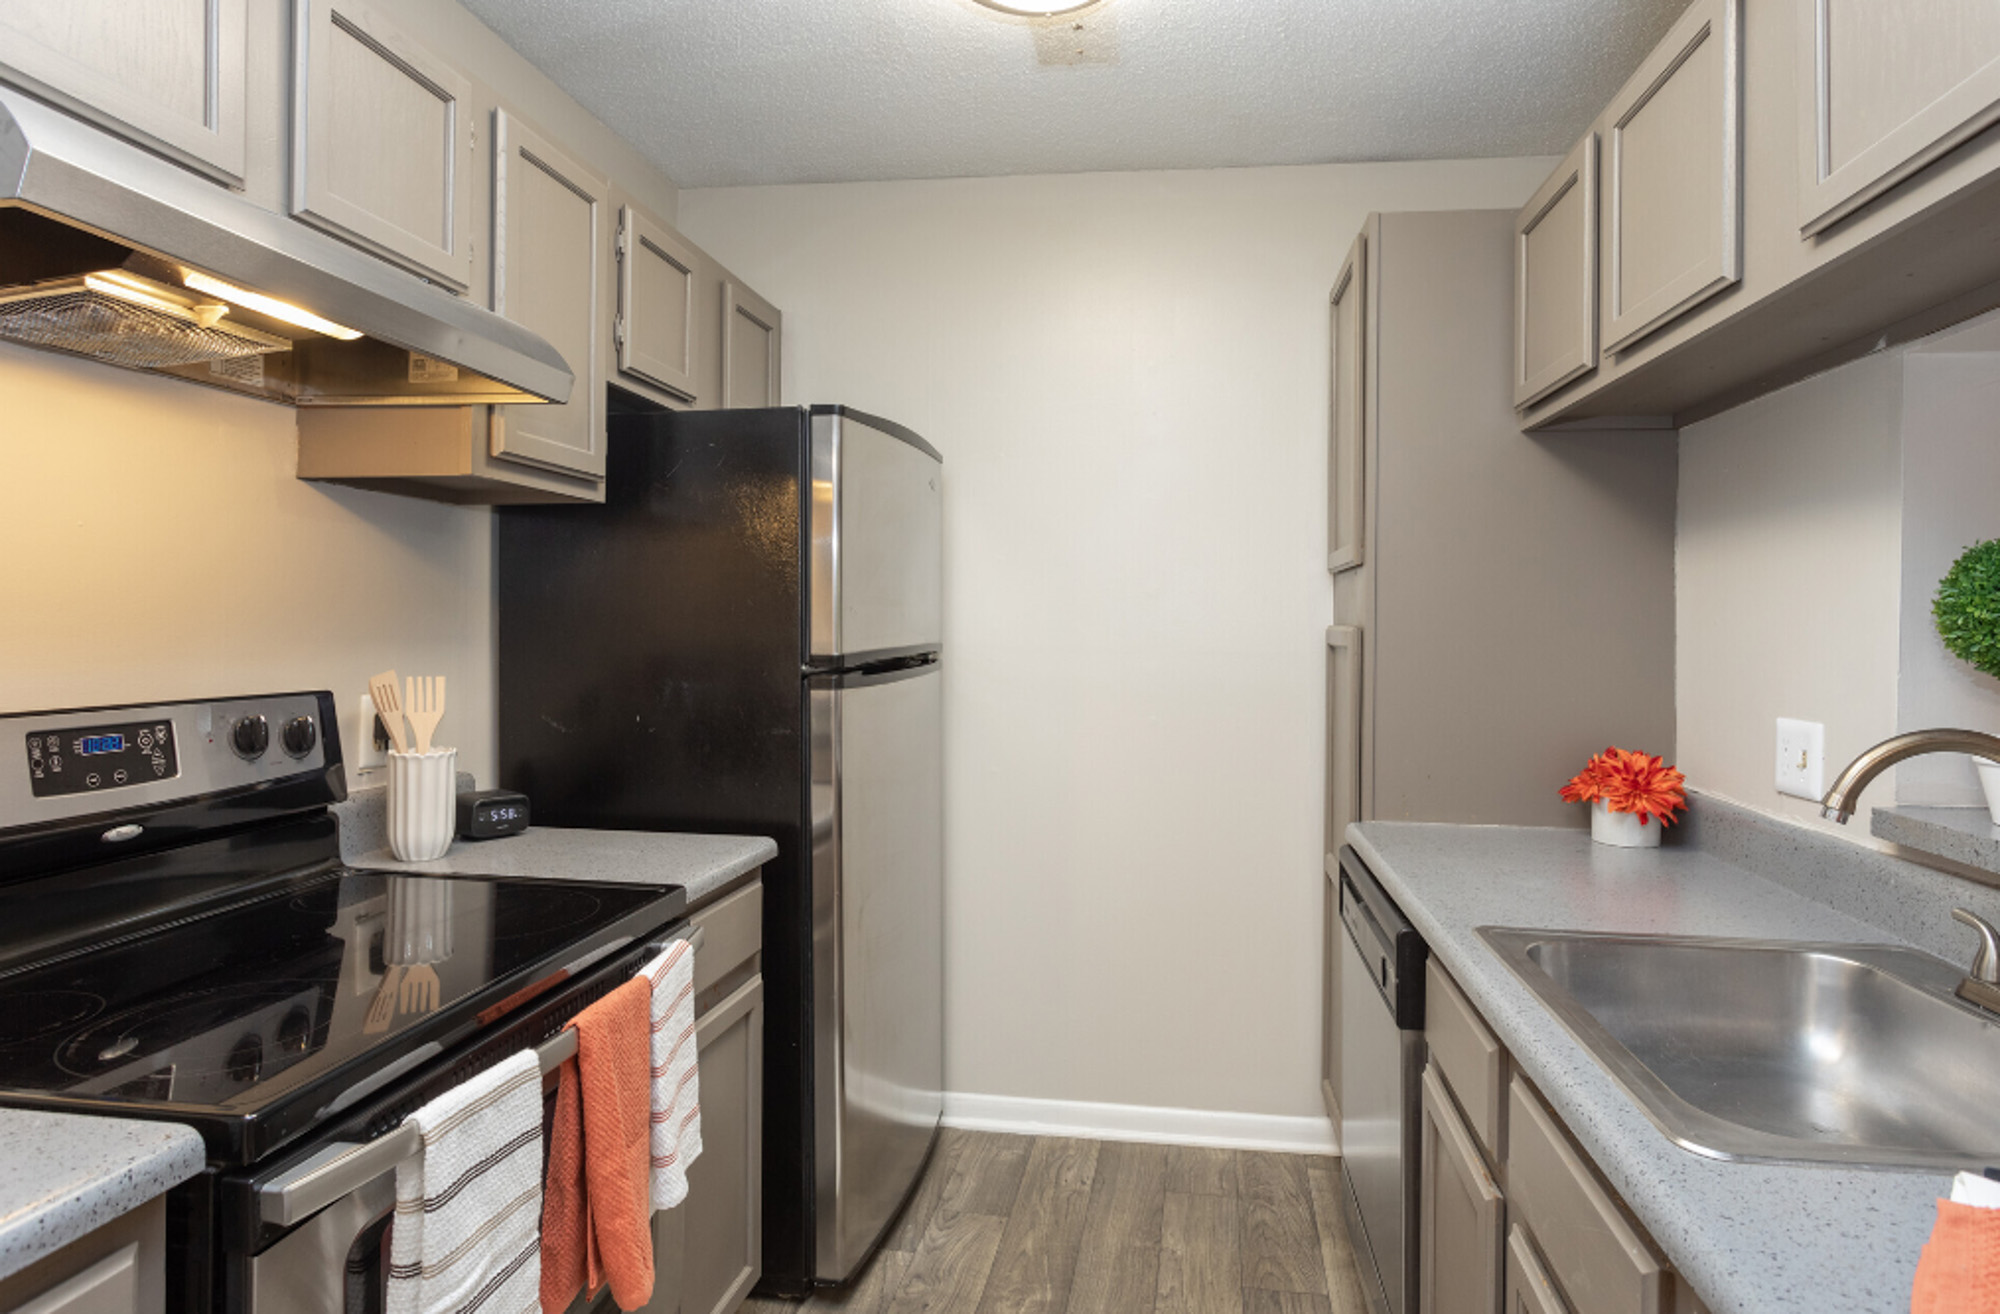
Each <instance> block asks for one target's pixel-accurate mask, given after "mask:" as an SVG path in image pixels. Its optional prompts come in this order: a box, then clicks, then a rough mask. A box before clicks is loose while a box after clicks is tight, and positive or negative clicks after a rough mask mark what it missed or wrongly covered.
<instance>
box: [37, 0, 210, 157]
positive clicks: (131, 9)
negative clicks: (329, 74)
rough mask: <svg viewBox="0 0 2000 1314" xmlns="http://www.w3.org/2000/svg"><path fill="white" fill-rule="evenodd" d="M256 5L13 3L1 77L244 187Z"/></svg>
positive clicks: (177, 0)
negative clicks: (248, 46)
mask: <svg viewBox="0 0 2000 1314" xmlns="http://www.w3.org/2000/svg"><path fill="white" fill-rule="evenodd" d="M247 24H248V6H247V0H149V3H147V4H143V5H141V4H134V3H132V0H7V3H5V4H4V5H0V78H4V79H5V80H7V81H9V82H14V83H19V84H21V85H23V86H26V87H28V88H29V89H31V90H34V91H38V92H41V93H43V94H44V95H47V96H49V97H50V98H51V99H53V100H56V101H58V102H59V103H61V104H62V105H63V106H64V107H65V108H67V109H70V110H73V111H75V112H77V113H79V114H82V115H84V116H85V117H87V118H90V119H93V120H95V121H96V122H98V123H101V124H103V125H105V126H106V127H109V128H111V129H113V130H114V131H117V132H120V133H123V134H124V135H127V136H132V137H136V138H138V139H140V140H142V141H144V142H145V143H146V144H148V145H150V146H153V147H154V148H156V149H158V150H161V151H164V152H165V153H166V154H168V155H171V156H173V157H174V158H175V159H177V160H179V161H181V162H182V163H183V164H188V165H192V166H193V167H194V168H196V169H199V170H200V171H202V172H203V173H206V174H209V175H210V176H212V177H215V178H220V179H222V180H223V181H225V182H230V183H241V182H242V181H243V165H244V156H245V154H246V149H247V148H246V145H245V138H244V97H245V87H246V70H245V66H244V32H245V28H246V26H247Z"/></svg>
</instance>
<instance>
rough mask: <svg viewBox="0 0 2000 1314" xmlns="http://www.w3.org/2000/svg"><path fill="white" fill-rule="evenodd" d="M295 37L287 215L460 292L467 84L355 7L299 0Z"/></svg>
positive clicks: (467, 173) (340, 1)
mask: <svg viewBox="0 0 2000 1314" xmlns="http://www.w3.org/2000/svg"><path fill="white" fill-rule="evenodd" d="M292 40H293V46H294V51H293V83H292V102H293V103H292V200H291V205H292V213H293V214H295V215H297V216H298V217H299V218H300V219H303V220H305V221H306V222H307V223H310V224H312V225H313V226H314V227H317V228H323V229H325V230H326V231H328V232H330V233H333V234H334V235H335V236H337V237H341V238H344V239H346V240H348V241H350V242H353V243H355V244H356V245H358V246H363V247H366V248H367V249H368V250H370V251H372V252H374V253H375V254H377V255H379V256H382V257H384V258H385V259H389V260H393V261H395V262H396V263H398V264H401V265H405V266H407V267H409V268H411V269H413V270H415V271H417V272H418V273H421V274H425V275H428V276H430V277H433V278H436V279H438V280H439V281H441V282H443V283H446V284H448V285H449V286H451V287H453V288H457V289H461V290H462V289H464V288H465V287H467V286H469V285H470V284H471V282H472V241H471V236H470V234H471V223H470V214H469V212H468V211H469V205H470V201H469V197H470V195H471V193H470V184H471V161H470V152H471V132H470V130H469V127H468V124H467V122H466V115H467V114H468V113H470V109H469V105H468V101H469V98H470V95H471V83H470V82H468V81H467V80H466V78H465V77H464V76H463V75H461V74H460V73H459V72H458V71H457V70H456V69H454V68H452V67H451V66H450V65H448V64H446V63H445V62H444V61H443V60H441V59H439V58H437V57H436V56H435V55H433V54H431V53H430V52H429V51H428V50H426V49H424V47H423V46H421V45H419V44H418V43H417V42H416V41H414V40H412V39H411V38H410V37H409V36H407V35H406V34H404V33H403V32H402V31H401V30H400V29H398V28H397V27H396V26H395V25H394V24H393V23H391V22H389V20H388V19H387V18H385V17H384V16H383V15H382V14H381V13H380V12H378V11H376V10H374V9H372V8H370V7H368V6H367V5H363V4H359V3H356V2H355V0H296V4H295V7H294V12H293V24H292Z"/></svg>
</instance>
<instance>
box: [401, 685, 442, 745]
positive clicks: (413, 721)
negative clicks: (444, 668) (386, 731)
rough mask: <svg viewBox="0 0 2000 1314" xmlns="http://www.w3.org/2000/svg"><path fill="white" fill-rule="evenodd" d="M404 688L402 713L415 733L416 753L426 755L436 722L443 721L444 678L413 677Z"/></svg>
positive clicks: (435, 729)
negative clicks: (408, 719)
mask: <svg viewBox="0 0 2000 1314" xmlns="http://www.w3.org/2000/svg"><path fill="white" fill-rule="evenodd" d="M404 686H405V687H404V697H403V711H404V714H405V715H407V716H408V717H409V718H410V726H411V728H412V729H413V730H415V731H416V735H417V751H418V752H419V753H428V752H430V751H431V736H432V735H434V734H436V733H437V728H438V722H439V721H442V720H444V677H443V676H442V675H426V676H424V677H423V678H421V679H419V678H418V677H416V676H414V675H413V676H411V677H410V678H409V679H408V680H407V681H405V682H404Z"/></svg>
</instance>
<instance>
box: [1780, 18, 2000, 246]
mask: <svg viewBox="0 0 2000 1314" xmlns="http://www.w3.org/2000/svg"><path fill="white" fill-rule="evenodd" d="M1793 3H1795V4H1797V5H1799V6H1801V9H1802V12H1801V19H1800V23H1799V32H1800V36H1799V47H1800V49H1799V63H1798V74H1797V82H1798V89H1799V100H1800V109H1801V118H1800V130H1799V146H1800V150H1799V161H1800V166H1801V170H1800V182H1799V227H1800V230H1801V231H1802V232H1804V233H1806V234H1813V233H1817V232H1819V231H1820V230H1822V229H1824V228H1826V227H1827V226H1829V225H1831V224H1833V223H1835V222H1837V221H1839V220H1840V219H1841V218H1843V217H1845V216H1846V215H1848V214H1849V213H1851V212H1853V211H1854V210H1856V209H1858V208H1859V207H1860V206H1862V205H1864V204H1866V203H1867V202H1868V201H1869V200H1871V199H1873V198H1874V197H1876V196H1879V195H1881V194H1882V193H1883V192H1885V191H1887V190H1888V189H1889V188H1891V187H1893V186H1895V185H1896V184H1897V183H1899V182H1901V181H1902V180H1903V179H1905V178H1908V177H1909V176H1910V175H1911V174H1914V173H1915V172H1917V171H1918V170H1919V169H1922V168H1923V167H1924V166H1926V165H1928V164H1930V163H1931V162H1932V161H1934V160H1936V159H1937V158H1938V157H1939V156H1941V155H1943V154H1944V153H1945V152H1947V151H1949V150H1951V149H1952V148H1953V147H1955V146H1958V145H1960V144H1962V143H1963V142H1965V141H1967V140H1968V139H1969V138H1971V137H1972V136H1973V135H1974V134H1976V133H1978V132H1980V131H1981V130H1982V129H1984V128H1986V127H1988V126H1990V125H1992V124H1993V123H1995V122H1996V121H2000V4H1995V3H1994V0H1922V2H1921V3H1904V4H1890V3H1885V0H1793Z"/></svg>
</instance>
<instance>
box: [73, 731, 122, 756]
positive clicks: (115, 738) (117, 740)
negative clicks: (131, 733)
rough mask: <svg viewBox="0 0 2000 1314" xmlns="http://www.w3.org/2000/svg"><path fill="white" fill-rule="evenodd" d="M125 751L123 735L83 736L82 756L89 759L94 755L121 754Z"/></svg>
mask: <svg viewBox="0 0 2000 1314" xmlns="http://www.w3.org/2000/svg"><path fill="white" fill-rule="evenodd" d="M124 751H125V736H124V735H85V736H84V737H83V755H84V756H85V757H90V756H91V755H93V754H96V753H122V752H124Z"/></svg>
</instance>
